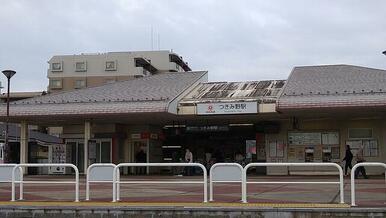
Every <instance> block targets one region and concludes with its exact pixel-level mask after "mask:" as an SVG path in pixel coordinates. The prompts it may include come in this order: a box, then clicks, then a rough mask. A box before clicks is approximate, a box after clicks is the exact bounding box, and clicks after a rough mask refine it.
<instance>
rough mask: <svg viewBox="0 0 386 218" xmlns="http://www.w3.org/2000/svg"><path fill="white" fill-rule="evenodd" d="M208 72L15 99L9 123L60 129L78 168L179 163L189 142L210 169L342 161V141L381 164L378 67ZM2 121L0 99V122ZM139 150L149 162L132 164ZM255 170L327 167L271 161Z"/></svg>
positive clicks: (385, 132) (385, 106)
mask: <svg viewBox="0 0 386 218" xmlns="http://www.w3.org/2000/svg"><path fill="white" fill-rule="evenodd" d="M207 76H208V73H207V72H206V71H195V72H183V73H181V72H179V73H161V74H157V75H152V76H148V77H144V78H138V79H134V80H129V81H121V82H116V83H112V84H106V85H102V86H98V87H92V88H84V89H79V90H73V91H66V92H61V93H55V94H48V95H45V96H39V97H34V98H30V99H25V100H21V101H16V102H12V103H11V106H10V120H11V122H14V123H20V125H21V126H22V127H23V128H22V129H27V128H25V127H26V126H28V125H38V126H40V127H41V128H42V129H48V130H51V131H53V130H60V131H59V133H58V134H59V136H60V137H61V138H62V139H63V140H64V142H65V143H64V144H63V145H62V146H63V148H62V149H59V150H58V152H59V153H60V154H57V155H58V156H60V157H61V158H62V159H61V161H64V162H68V163H74V164H75V165H77V166H78V168H79V169H80V171H81V172H83V173H84V172H85V169H86V168H87V166H89V165H90V164H92V163H110V162H112V163H122V162H180V161H184V154H185V149H186V148H189V149H190V150H191V151H192V153H193V159H194V161H195V162H200V163H203V164H205V165H206V166H208V167H210V166H211V165H212V164H213V163H216V162H239V163H241V164H247V163H249V162H336V163H341V160H342V159H343V157H344V155H345V147H346V145H350V146H351V149H352V151H353V153H354V156H355V154H356V152H357V151H358V150H359V151H361V150H363V155H364V157H365V159H366V161H377V162H385V160H386V151H385V150H386V122H385V121H386V113H385V112H386V83H385V82H384V81H386V71H385V70H380V69H372V68H366V67H358V66H352V65H324V66H303V67H295V68H294V69H293V70H292V72H291V73H290V75H289V77H288V79H287V80H268V81H248V82H208V79H207ZM5 120H6V106H5V105H2V106H1V107H0V121H5ZM43 127H45V128H43ZM26 135H28V134H21V136H24V137H26ZM21 142H23V140H21ZM85 145H86V146H85ZM20 148H21V149H20V151H21V155H20V156H21V157H23V158H21V162H23V161H24V162H30V160H28V158H27V157H28V153H29V151H28V149H27V147H26V144H25V143H20ZM360 148H361V149H360ZM141 150H142V151H143V152H144V153H145V154H146V160H142V159H141V160H139V158H138V157H139V156H138V153H139V151H141ZM353 163H355V161H354V162H353ZM169 170H170V169H155V168H154V169H152V168H150V169H147V170H146V171H147V173H172V172H171V171H169ZM367 170H368V173H369V174H382V173H384V171H383V170H382V169H377V168H374V169H373V168H369V169H367ZM63 173H70V172H63ZM124 173H137V172H136V171H135V170H133V169H126V170H125V172H124ZM256 173H257V174H268V175H287V174H313V173H315V174H320V173H325V174H329V173H333V172H332V171H331V169H319V168H288V167H280V168H277V167H275V168H273V167H268V168H261V169H260V168H259V169H257V170H256Z"/></svg>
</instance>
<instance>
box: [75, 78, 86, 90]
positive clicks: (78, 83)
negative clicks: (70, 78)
mask: <svg viewBox="0 0 386 218" xmlns="http://www.w3.org/2000/svg"><path fill="white" fill-rule="evenodd" d="M84 87H86V81H85V80H83V79H81V80H75V88H76V89H81V88H84Z"/></svg>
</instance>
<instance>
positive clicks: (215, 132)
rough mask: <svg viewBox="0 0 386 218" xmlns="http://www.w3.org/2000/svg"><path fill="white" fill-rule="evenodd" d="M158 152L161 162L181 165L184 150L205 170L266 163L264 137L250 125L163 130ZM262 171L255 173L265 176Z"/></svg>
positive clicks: (187, 127) (263, 170)
mask: <svg viewBox="0 0 386 218" xmlns="http://www.w3.org/2000/svg"><path fill="white" fill-rule="evenodd" d="M164 133H165V140H164V142H163V146H162V148H163V149H162V150H163V156H164V161H165V162H184V157H185V149H186V148H188V149H189V150H190V151H191V152H192V153H193V159H194V162H198V163H202V164H204V166H206V167H207V168H208V169H209V168H210V167H211V165H213V164H215V163H222V162H236V163H239V164H241V165H246V164H248V163H250V162H266V155H265V134H264V133H259V132H256V127H255V126H254V125H238V126H229V125H221V126H216V125H211V126H186V127H179V128H167V129H165V131H164ZM265 172H266V171H265V168H263V169H259V172H258V173H259V174H265Z"/></svg>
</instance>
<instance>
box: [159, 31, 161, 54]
mask: <svg viewBox="0 0 386 218" xmlns="http://www.w3.org/2000/svg"><path fill="white" fill-rule="evenodd" d="M160 47H161V37H160V34H159V33H158V51H159V50H161V49H160Z"/></svg>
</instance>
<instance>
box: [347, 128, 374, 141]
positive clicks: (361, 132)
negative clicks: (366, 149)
mask: <svg viewBox="0 0 386 218" xmlns="http://www.w3.org/2000/svg"><path fill="white" fill-rule="evenodd" d="M348 137H349V138H350V139H371V138H373V129H371V128H350V129H348Z"/></svg>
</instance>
